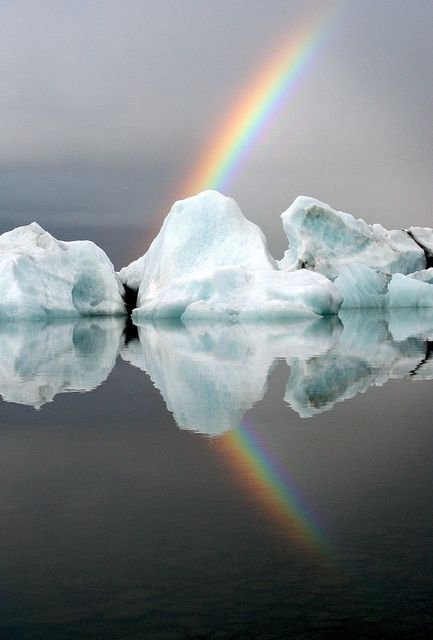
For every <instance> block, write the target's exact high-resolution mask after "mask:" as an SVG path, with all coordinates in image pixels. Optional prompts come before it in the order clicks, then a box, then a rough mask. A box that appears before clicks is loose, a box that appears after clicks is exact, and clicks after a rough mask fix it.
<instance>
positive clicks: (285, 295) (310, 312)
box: [119, 191, 341, 320]
mask: <svg viewBox="0 0 433 640" xmlns="http://www.w3.org/2000/svg"><path fill="white" fill-rule="evenodd" d="M119 276H120V279H121V280H122V282H123V283H124V284H125V285H127V286H128V287H129V288H131V289H138V301H137V309H135V311H134V312H133V317H134V318H145V317H153V318H170V317H171V318H178V317H182V318H185V319H186V318H189V319H191V318H214V319H215V318H220V319H232V320H233V319H236V320H247V319H253V318H254V319H257V318H262V319H280V318H287V317H293V316H314V315H326V314H333V313H337V311H338V309H339V306H340V304H341V296H340V294H339V293H338V290H337V289H336V287H335V286H334V285H333V284H332V283H331V282H330V281H329V280H328V279H327V278H325V277H323V276H322V275H321V274H317V273H313V272H310V271H307V270H299V271H297V272H296V273H287V272H284V271H279V270H278V268H277V265H276V262H275V261H274V259H273V258H272V257H271V255H270V254H269V252H268V249H267V245H266V240H265V237H264V235H263V233H262V232H261V230H260V229H259V228H258V227H257V226H256V225H255V224H253V223H251V222H249V221H248V220H247V219H246V218H245V216H244V215H243V213H242V212H241V210H240V208H239V206H238V205H237V203H236V202H235V201H234V200H232V199H231V198H226V197H225V196H223V195H221V194H220V193H218V192H216V191H204V192H202V193H200V194H198V195H197V196H194V197H192V198H187V199H186V200H182V201H179V202H176V203H175V204H174V205H173V207H172V209H171V211H170V213H169V214H168V216H167V217H166V219H165V221H164V224H163V226H162V228H161V231H160V232H159V234H158V236H157V237H156V238H155V240H154V241H153V243H152V245H151V246H150V248H149V250H148V252H147V253H146V254H145V255H144V256H143V257H141V258H139V259H138V260H136V261H135V262H133V263H132V264H130V265H129V266H128V267H126V268H124V269H122V270H121V271H120V273H119Z"/></svg>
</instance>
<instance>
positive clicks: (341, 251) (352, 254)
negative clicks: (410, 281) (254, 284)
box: [279, 196, 426, 280]
mask: <svg viewBox="0 0 433 640" xmlns="http://www.w3.org/2000/svg"><path fill="white" fill-rule="evenodd" d="M281 217H282V220H283V226H284V231H285V233H286V235H287V238H288V240H289V248H288V250H287V251H286V252H285V254H284V257H283V258H282V260H281V261H280V262H279V265H280V268H281V269H284V270H287V271H293V270H295V269H299V268H301V267H305V268H307V269H311V270H313V271H317V272H319V273H322V274H324V275H326V276H327V277H328V278H330V279H332V280H334V279H335V278H336V277H337V276H338V275H339V274H340V273H341V270H342V267H344V266H346V265H352V264H354V263H360V264H362V265H364V266H366V267H370V268H372V269H375V270H377V271H381V272H383V273H389V274H390V273H403V274H408V273H412V272H414V271H420V270H422V269H425V267H426V256H425V252H424V251H423V249H422V248H421V247H420V246H419V245H418V244H417V242H415V241H414V240H413V239H412V237H410V235H409V234H408V233H407V232H405V231H399V230H397V231H388V230H387V229H385V228H384V227H382V225H380V224H374V225H369V224H367V223H366V222H365V221H364V220H362V219H358V220H357V219H355V218H354V217H353V216H351V215H350V214H348V213H343V212H341V211H335V210H334V209H332V208H331V207H330V206H329V205H327V204H324V203H323V202H320V201H319V200H316V199H315V198H309V197H305V196H299V197H298V198H296V200H295V201H294V203H293V204H292V205H291V206H290V207H289V208H288V209H287V211H285V212H284V213H283V214H282V216H281Z"/></svg>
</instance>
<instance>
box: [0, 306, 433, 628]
mask: <svg viewBox="0 0 433 640" xmlns="http://www.w3.org/2000/svg"><path fill="white" fill-rule="evenodd" d="M430 340H433V314H431V312H430V313H429V312H427V311H426V312H418V313H410V314H409V313H394V314H392V315H388V316H385V315H380V314H375V313H373V312H367V313H364V314H361V313H353V314H348V313H346V314H345V315H343V316H342V318H341V319H338V318H333V319H328V320H318V321H305V322H297V323H288V324H285V325H281V324H270V325H269V324H268V325H245V326H240V325H232V326H224V325H220V324H217V325H203V324H201V325H189V326H184V325H182V324H180V323H177V324H176V323H159V324H157V325H154V324H150V323H148V324H143V325H142V326H140V327H135V328H134V327H132V326H129V327H128V328H127V330H125V327H124V323H123V321H117V320H99V321H96V320H80V321H79V322H76V323H56V324H52V325H35V324H29V325H26V324H22V325H19V326H10V325H2V326H0V395H1V398H2V400H1V401H0V416H1V419H0V458H1V459H0V514H1V522H2V526H1V528H0V571H1V580H0V638H1V639H2V640H3V639H5V640H9V639H14V640H15V639H17V640H21V639H22V640H27V639H30V638H31V639H43V640H52V639H57V638H59V639H60V638H61V639H69V638H71V639H72V638H73V639H76V638H89V639H91V638H95V639H104V640H105V639H107V640H111V639H114V638H116V639H125V640H126V639H128V640H129V639H131V640H135V639H137V640H138V639H142V638H151V639H155V640H158V639H167V640H171V639H173V640H175V639H190V638H197V639H200V638H209V639H213V640H222V639H238V638H239V639H250V638H251V639H261V640H278V639H287V638H294V639H305V640H307V639H308V640H320V639H322V638H323V639H331V638H332V639H333V640H334V639H337V640H339V639H343V638H345V639H346V638H355V639H356V638H371V639H373V638H375V639H376V638H384V639H387V638H430V637H431V634H432V633H433V614H432V609H431V594H432V591H433V589H432V577H433V541H432V534H433V508H432V497H433V496H432V493H433V491H432V465H431V460H432V448H433V439H432V417H433V357H432V358H431V354H432V351H433V350H432V343H431V342H430Z"/></svg>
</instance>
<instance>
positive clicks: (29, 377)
mask: <svg viewBox="0 0 433 640" xmlns="http://www.w3.org/2000/svg"><path fill="white" fill-rule="evenodd" d="M123 328H124V321H123V319H120V318H80V319H78V320H76V321H73V322H71V321H67V322H52V323H48V324H44V323H40V322H19V323H11V322H7V323H0V396H1V397H2V399H3V400H4V401H6V402H14V403H17V404H24V405H29V406H33V407H34V408H35V409H39V408H40V407H42V405H44V404H45V403H47V402H51V401H52V400H53V399H54V397H55V396H56V395H57V394H58V393H65V392H68V393H70V392H74V391H79V392H83V391H90V390H92V389H95V388H96V387H98V386H99V385H100V384H101V383H102V382H104V380H106V378H107V377H108V376H109V374H110V372H111V370H112V369H113V367H114V365H115V363H116V358H117V354H118V352H119V349H120V345H121V342H122V332H123Z"/></svg>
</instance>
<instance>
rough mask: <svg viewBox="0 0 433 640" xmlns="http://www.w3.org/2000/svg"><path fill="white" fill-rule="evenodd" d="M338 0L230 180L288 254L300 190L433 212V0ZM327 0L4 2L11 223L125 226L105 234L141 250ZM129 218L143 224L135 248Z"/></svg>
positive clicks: (4, 196)
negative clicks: (286, 213)
mask: <svg viewBox="0 0 433 640" xmlns="http://www.w3.org/2000/svg"><path fill="white" fill-rule="evenodd" d="M329 4H330V6H331V7H332V6H334V5H336V6H337V9H336V10H335V11H334V15H335V24H334V28H333V30H332V33H331V35H330V37H329V40H328V41H327V42H326V43H325V45H324V47H323V48H322V50H321V53H320V54H319V56H318V57H317V59H316V60H315V62H314V64H313V65H312V67H311V69H310V71H309V72H308V74H307V75H306V76H305V78H304V80H303V82H302V83H301V84H300V85H299V87H298V89H297V91H296V92H295V94H294V95H293V97H291V98H290V99H289V100H288V102H287V104H286V106H285V109H284V110H283V112H282V113H281V114H280V116H279V118H278V119H277V120H276V121H275V122H274V125H273V127H272V128H271V129H270V130H269V132H268V133H267V135H266V137H265V138H264V139H263V140H262V141H261V142H260V143H259V144H258V145H257V146H256V147H255V149H254V150H253V152H252V153H251V154H250V156H249V158H248V160H247V162H245V163H244V164H243V166H242V170H241V172H240V173H239V176H238V178H237V180H236V181H235V182H234V183H233V185H232V187H231V188H230V191H229V193H227V195H231V196H233V197H235V198H236V200H237V201H238V202H239V204H240V206H241V208H242V210H243V211H244V213H245V215H246V216H247V217H248V218H250V219H251V220H253V221H254V222H256V223H258V224H259V225H260V226H261V227H262V228H263V230H264V231H265V233H266V235H267V236H268V238H269V242H270V248H271V250H272V251H273V252H274V254H275V255H276V257H279V256H280V255H281V254H282V252H283V250H284V247H285V245H286V241H285V238H284V235H283V232H282V227H281V222H280V218H279V215H280V213H281V212H282V211H283V210H284V209H286V208H287V207H288V206H289V204H290V203H291V202H292V201H293V200H294V198H295V197H296V196H297V195H298V194H304V195H311V196H315V197H317V198H319V199H321V200H324V201H325V202H327V203H329V204H331V205H332V206H334V207H335V208H337V209H340V210H344V211H348V212H349V213H353V214H354V215H355V216H357V217H363V218H365V219H366V220H367V221H368V222H370V223H371V222H381V223H382V224H384V225H385V226H387V227H389V228H400V227H405V226H410V225H422V226H433V216H432V202H433V180H432V165H433V126H432V115H433V2H431V0H415V1H414V2H410V3H409V2H407V0H379V1H378V0H362V2H361V1H360V0H340V1H339V2H338V3H331V2H330V3H329ZM324 5H326V2H325V1H324V0H320V1H319V2H314V1H309V0H304V1H302V2H301V1H299V0H297V1H291V0H267V1H266V2H265V1H264V0H219V1H218V2H214V1H212V0H165V1H164V2H162V3H157V2H153V1H151V0H91V1H89V0H74V2H67V1H65V0H38V1H36V0H3V2H1V4H0V43H1V44H0V78H1V80H0V83H1V86H0V133H1V138H0V139H1V145H0V232H3V231H5V230H6V229H8V228H11V227H13V226H17V225H19V224H25V223H27V222H30V221H31V220H37V221H38V222H39V223H40V224H41V225H42V226H44V227H45V228H47V229H48V230H49V231H53V230H54V229H67V230H68V231H67V235H68V237H74V229H75V231H76V232H77V234H78V231H79V232H80V235H81V236H82V235H83V233H85V230H86V228H88V230H89V235H90V237H91V239H93V240H95V241H97V242H98V241H100V238H102V231H101V232H99V231H98V229H102V228H103V227H107V226H108V227H110V228H112V229H113V232H112V233H111V235H109V236H107V235H105V236H104V244H105V246H104V248H105V249H106V250H107V251H108V252H109V253H110V251H117V255H118V256H119V257H118V259H119V260H130V259H133V258H135V257H137V255H138V254H139V253H140V251H141V250H142V251H144V249H145V248H146V246H147V245H148V243H149V241H150V239H151V234H152V232H151V231H150V229H153V230H155V228H157V227H158V226H159V224H160V222H161V219H162V217H163V214H164V213H165V212H166V211H168V209H169V207H170V205H171V203H172V202H173V200H174V199H175V198H176V197H177V191H178V189H179V186H181V185H182V183H183V182H184V180H185V179H186V177H187V176H188V174H189V173H190V171H191V169H192V167H193V166H194V165H195V164H196V163H197V160H198V159H199V157H200V156H201V154H202V153H203V151H204V150H205V149H206V145H208V144H209V140H212V138H213V136H214V135H215V133H216V128H217V127H218V125H219V123H220V121H221V119H222V118H223V116H224V115H225V114H226V113H227V112H229V111H230V109H231V108H232V107H233V106H234V101H235V100H236V99H238V96H239V92H240V91H241V90H242V87H244V86H246V85H248V84H249V81H250V79H252V78H254V76H255V74H256V73H257V72H258V70H259V69H260V67H261V65H262V64H263V61H264V60H266V59H267V58H268V57H269V56H270V55H271V54H272V52H273V51H275V50H277V49H278V47H280V46H282V44H283V43H284V42H285V41H286V40H287V37H289V36H290V34H291V33H293V32H294V31H295V30H296V26H297V24H298V23H300V22H305V20H308V17H309V16H311V17H312V18H313V16H314V15H316V14H317V10H318V9H319V8H320V9H323V6H324ZM191 195H192V194H191ZM119 226H122V227H125V226H131V227H134V228H135V227H137V228H138V229H139V230H141V231H139V232H135V231H134V233H131V234H130V235H131V237H133V238H134V246H131V249H130V250H128V249H127V248H124V249H122V251H120V249H119V247H117V248H116V242H117V241H119V242H124V241H125V237H126V236H125V234H124V236H122V237H123V240H119V239H120V238H121V236H119V235H118V234H117V232H115V228H116V227H119ZM53 232H54V231H53ZM104 233H105V234H106V232H104ZM116 234H117V235H116ZM140 234H141V235H140ZM116 238H117V240H116ZM142 251H141V252H142Z"/></svg>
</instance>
